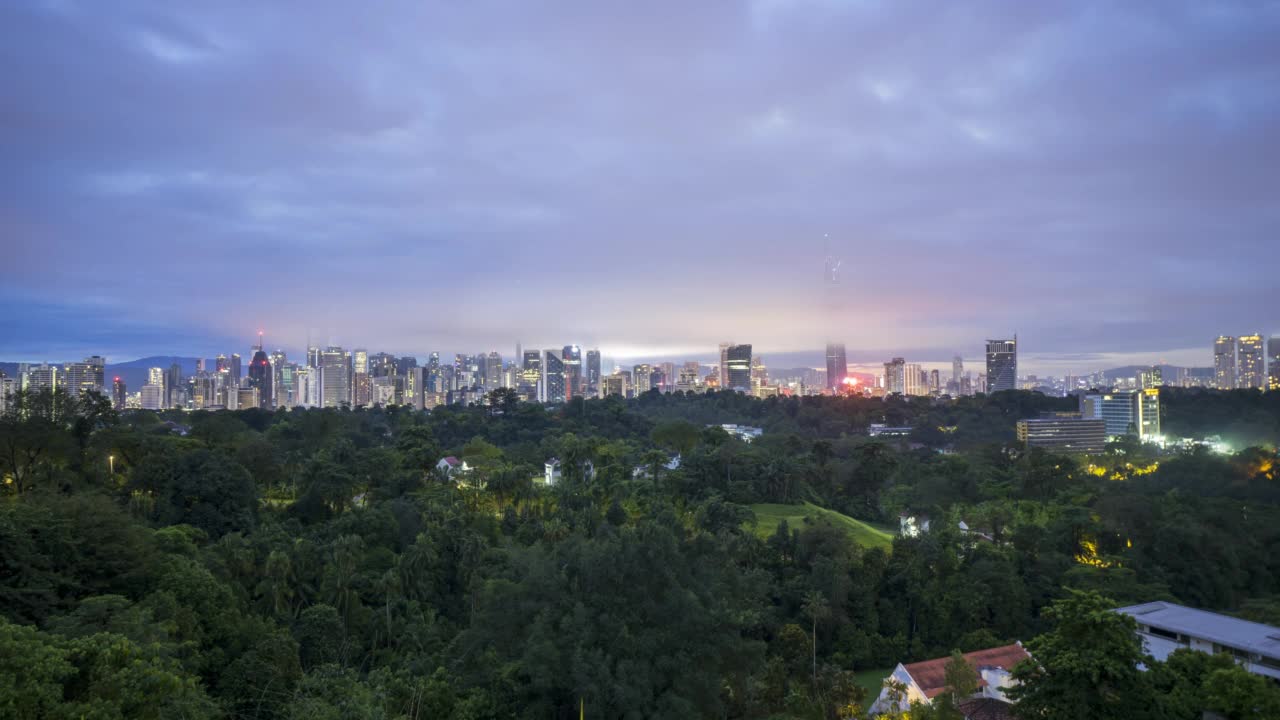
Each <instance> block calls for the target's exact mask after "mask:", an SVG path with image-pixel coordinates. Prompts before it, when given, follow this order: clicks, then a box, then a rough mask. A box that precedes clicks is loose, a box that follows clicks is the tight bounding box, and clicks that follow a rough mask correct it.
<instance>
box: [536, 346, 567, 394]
mask: <svg viewBox="0 0 1280 720" xmlns="http://www.w3.org/2000/svg"><path fill="white" fill-rule="evenodd" d="M567 389H568V386H567V385H566V384H565V365H564V355H562V354H561V351H560V350H547V352H546V353H545V354H544V355H543V357H542V390H541V392H539V393H538V397H539V399H541V400H542V402H545V403H562V402H564V401H565V400H566V399H567V396H566V395H565V392H566V390H567Z"/></svg>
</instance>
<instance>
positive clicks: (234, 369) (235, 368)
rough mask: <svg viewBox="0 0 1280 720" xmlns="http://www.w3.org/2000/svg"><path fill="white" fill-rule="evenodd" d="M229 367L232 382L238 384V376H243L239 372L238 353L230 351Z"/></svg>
mask: <svg viewBox="0 0 1280 720" xmlns="http://www.w3.org/2000/svg"><path fill="white" fill-rule="evenodd" d="M230 368H231V382H232V384H234V385H237V386H238V385H240V378H241V377H243V376H242V375H241V374H240V353H231V363H230Z"/></svg>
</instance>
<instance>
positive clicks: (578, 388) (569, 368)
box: [560, 345, 582, 399]
mask: <svg viewBox="0 0 1280 720" xmlns="http://www.w3.org/2000/svg"><path fill="white" fill-rule="evenodd" d="M560 357H562V358H563V359H564V392H565V398H566V399H569V398H575V397H578V396H579V395H581V394H582V348H580V347H578V346H577V345H565V346H564V351H563V354H562V355H561V356H560Z"/></svg>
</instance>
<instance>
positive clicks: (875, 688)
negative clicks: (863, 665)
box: [853, 668, 893, 707]
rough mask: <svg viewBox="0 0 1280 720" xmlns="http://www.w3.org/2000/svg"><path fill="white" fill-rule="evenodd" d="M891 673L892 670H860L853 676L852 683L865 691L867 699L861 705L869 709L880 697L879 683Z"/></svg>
mask: <svg viewBox="0 0 1280 720" xmlns="http://www.w3.org/2000/svg"><path fill="white" fill-rule="evenodd" d="M891 672H893V668H884V669H882V670H862V671H860V672H856V673H854V674H853V681H854V682H855V683H857V684H858V687H860V688H862V689H863V690H866V691H867V699H866V700H865V701H864V702H863V703H862V704H863V706H864V707H871V703H873V702H875V701H876V698H878V697H880V683H882V682H884V679H885V678H887V677H889V673H891Z"/></svg>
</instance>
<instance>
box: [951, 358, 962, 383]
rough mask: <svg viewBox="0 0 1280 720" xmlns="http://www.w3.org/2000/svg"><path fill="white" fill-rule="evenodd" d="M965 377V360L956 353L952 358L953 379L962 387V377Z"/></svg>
mask: <svg viewBox="0 0 1280 720" xmlns="http://www.w3.org/2000/svg"><path fill="white" fill-rule="evenodd" d="M962 377H964V360H963V359H962V358H961V357H960V356H959V355H956V356H955V357H953V358H951V381H952V382H954V383H955V384H956V387H960V378H962Z"/></svg>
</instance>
